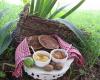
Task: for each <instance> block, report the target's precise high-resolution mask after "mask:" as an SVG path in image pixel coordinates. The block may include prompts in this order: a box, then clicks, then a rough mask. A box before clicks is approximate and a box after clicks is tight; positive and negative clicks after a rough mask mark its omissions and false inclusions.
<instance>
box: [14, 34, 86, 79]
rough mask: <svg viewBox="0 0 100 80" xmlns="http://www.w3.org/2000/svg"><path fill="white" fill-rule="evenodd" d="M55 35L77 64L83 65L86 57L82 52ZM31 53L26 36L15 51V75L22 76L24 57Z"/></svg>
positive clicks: (61, 46)
mask: <svg viewBox="0 0 100 80" xmlns="http://www.w3.org/2000/svg"><path fill="white" fill-rule="evenodd" d="M53 36H54V37H55V38H56V39H57V40H58V42H59V45H60V48H62V49H65V50H66V51H67V52H68V54H69V58H74V59H75V62H76V63H77V65H81V66H82V65H84V59H83V57H82V55H81V53H80V52H79V51H78V50H77V49H76V48H75V47H73V46H72V44H69V43H67V42H65V41H63V40H62V39H61V38H60V37H59V36H57V35H53ZM29 55H31V53H30V50H29V46H28V43H27V40H26V38H25V39H24V40H23V41H22V42H21V43H20V44H19V46H18V47H17V49H16V52H15V62H16V68H15V71H14V72H13V76H15V77H17V78H18V77H20V76H22V67H23V59H24V58H25V57H26V56H29Z"/></svg>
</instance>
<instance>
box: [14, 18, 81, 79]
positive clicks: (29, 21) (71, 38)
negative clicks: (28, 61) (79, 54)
mask: <svg viewBox="0 0 100 80" xmlns="http://www.w3.org/2000/svg"><path fill="white" fill-rule="evenodd" d="M66 24H68V25H69V24H70V23H66ZM41 34H49V35H52V34H57V35H58V36H60V37H61V38H62V39H64V40H65V41H67V42H69V43H71V44H73V45H75V44H77V43H78V42H79V41H78V40H79V39H78V38H77V37H76V35H75V34H74V33H73V32H72V31H71V30H70V29H69V28H68V27H67V26H66V25H65V24H62V23H60V22H58V21H54V20H48V19H42V18H39V17H35V16H27V17H25V18H24V17H22V18H20V20H19V22H18V23H17V28H16V30H15V31H14V32H13V35H12V36H13V44H14V47H17V46H18V44H19V43H20V42H21V41H22V40H23V39H24V38H25V37H29V36H32V35H41ZM72 62H73V59H71V60H68V61H67V62H66V64H65V66H64V68H63V69H62V70H61V71H53V72H50V73H48V72H44V71H41V70H40V69H39V68H33V69H29V68H27V67H24V69H25V72H27V73H28V75H30V76H32V77H33V78H34V79H41V80H52V79H57V78H59V77H62V76H63V75H64V74H65V73H66V71H67V70H68V69H69V67H70V65H71V63H72Z"/></svg>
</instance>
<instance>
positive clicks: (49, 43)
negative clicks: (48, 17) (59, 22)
mask: <svg viewBox="0 0 100 80" xmlns="http://www.w3.org/2000/svg"><path fill="white" fill-rule="evenodd" d="M38 38H39V42H40V44H41V45H42V46H43V47H45V48H47V49H58V48H59V43H58V42H57V40H56V39H55V38H53V37H52V36H50V35H40V36H39V37H38Z"/></svg>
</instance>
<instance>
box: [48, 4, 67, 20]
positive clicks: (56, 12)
mask: <svg viewBox="0 0 100 80" xmlns="http://www.w3.org/2000/svg"><path fill="white" fill-rule="evenodd" d="M67 6H69V4H67V5H64V6H62V7H61V8H59V9H57V10H56V11H54V13H52V14H51V15H50V16H49V19H52V18H54V17H55V16H56V15H57V14H58V13H60V12H61V11H62V10H63V9H65V8H66V7H67Z"/></svg>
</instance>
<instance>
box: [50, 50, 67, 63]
mask: <svg viewBox="0 0 100 80" xmlns="http://www.w3.org/2000/svg"><path fill="white" fill-rule="evenodd" d="M55 51H61V52H63V53H64V54H65V56H66V57H65V58H63V59H57V58H55V57H54V56H53V54H57V53H55ZM50 55H51V59H52V61H53V62H55V63H60V64H64V63H65V62H66V61H67V59H68V53H67V51H66V50H64V49H54V50H52V51H51V53H50Z"/></svg>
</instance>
